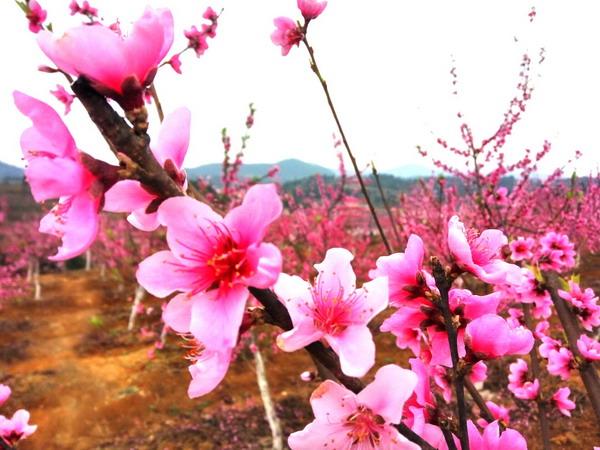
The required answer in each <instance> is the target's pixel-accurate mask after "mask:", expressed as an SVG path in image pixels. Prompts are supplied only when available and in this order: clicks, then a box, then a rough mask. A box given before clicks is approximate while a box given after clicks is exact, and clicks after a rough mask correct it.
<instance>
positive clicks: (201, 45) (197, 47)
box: [183, 26, 208, 57]
mask: <svg viewBox="0 0 600 450" xmlns="http://www.w3.org/2000/svg"><path fill="white" fill-rule="evenodd" d="M183 34H184V35H185V37H186V38H187V39H188V47H189V48H191V49H193V50H194V51H195V52H196V56H198V57H200V56H202V55H203V54H204V52H205V51H206V50H207V49H208V42H207V37H208V35H207V34H206V33H205V32H203V31H200V30H198V28H196V26H192V28H190V29H189V30H186V31H184V32H183Z"/></svg>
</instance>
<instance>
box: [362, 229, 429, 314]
mask: <svg viewBox="0 0 600 450" xmlns="http://www.w3.org/2000/svg"><path fill="white" fill-rule="evenodd" d="M424 253H425V250H424V247H423V241H422V240H421V238H420V237H419V236H417V235H416V234H411V235H410V237H409V238H408V243H407V244H406V250H405V251H404V253H394V254H392V255H389V256H381V257H379V258H378V259H377V268H376V269H373V270H371V271H369V277H370V278H371V279H374V278H377V277H382V276H385V277H387V278H388V286H389V291H390V303H391V304H392V306H396V307H400V306H403V305H415V304H417V305H418V303H428V304H431V302H430V301H429V300H428V299H427V298H426V297H425V294H426V293H427V292H429V290H430V289H435V281H434V280H433V277H432V276H431V275H430V274H429V273H427V272H426V271H425V270H423V255H424ZM435 290H436V291H437V289H435Z"/></svg>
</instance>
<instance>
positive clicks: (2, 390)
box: [0, 384, 11, 406]
mask: <svg viewBox="0 0 600 450" xmlns="http://www.w3.org/2000/svg"><path fill="white" fill-rule="evenodd" d="M10 394H11V390H10V388H9V387H8V386H7V385H5V384H0V406H2V405H3V404H4V403H5V402H6V400H8V398H9V397H10Z"/></svg>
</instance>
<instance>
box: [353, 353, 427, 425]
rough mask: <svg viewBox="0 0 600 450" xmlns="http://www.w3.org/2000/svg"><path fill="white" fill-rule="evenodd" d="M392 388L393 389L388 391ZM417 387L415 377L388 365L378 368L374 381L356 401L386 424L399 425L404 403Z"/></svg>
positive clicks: (409, 371) (404, 370) (410, 372)
mask: <svg viewBox="0 0 600 450" xmlns="http://www.w3.org/2000/svg"><path fill="white" fill-rule="evenodd" d="M390 386H394V389H390ZM416 386H417V375H416V374H415V373H414V372H413V371H411V370H406V369H402V368H400V367H398V366H397V365H395V364H388V365H386V366H383V367H382V368H380V369H379V370H378V371H377V373H376V374H375V379H374V380H373V381H372V382H371V384H369V385H368V386H367V387H365V388H364V389H363V390H362V391H361V392H360V393H359V394H358V401H359V403H361V404H364V405H366V406H368V407H369V408H371V410H372V411H373V412H375V413H376V414H379V415H381V416H382V417H383V418H384V419H385V420H386V422H390V423H395V424H397V423H400V420H401V419H402V409H403V408H404V403H405V402H406V400H408V398H409V397H410V396H411V395H412V393H413V391H414V389H415V387H416Z"/></svg>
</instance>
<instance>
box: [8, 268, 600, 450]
mask: <svg viewBox="0 0 600 450" xmlns="http://www.w3.org/2000/svg"><path fill="white" fill-rule="evenodd" d="M584 269H585V270H584V284H586V283H587V284H588V285H590V284H595V286H594V287H595V288H596V289H598V288H599V287H600V286H599V284H600V283H599V282H598V280H600V258H595V259H590V260H589V261H587V262H586V266H585V267H584ZM588 280H589V281H588ZM42 284H43V287H44V288H43V296H44V299H43V300H42V301H37V302H34V301H33V300H23V301H19V302H13V303H11V304H9V305H7V307H6V308H5V309H4V310H2V311H0V382H1V383H6V384H9V385H10V386H11V387H12V389H13V396H12V398H11V399H10V400H9V401H8V402H7V403H6V405H5V406H4V407H3V408H2V409H3V411H4V412H5V413H6V412H7V411H13V410H15V409H17V408H21V407H23V408H27V409H29V410H30V412H31V415H32V423H35V424H37V425H38V426H39V428H38V431H37V432H36V433H35V434H34V435H33V436H31V438H30V439H28V440H27V441H23V442H22V444H21V445H20V446H19V448H20V449H24V450H27V449H44V450H52V449H74V450H78V449H123V450H125V449H161V450H167V449H170V450H174V449H267V448H270V431H269V429H268V427H267V424H266V421H265V419H264V413H263V409H262V405H261V403H260V398H259V396H258V388H257V386H256V378H255V373H254V365H253V360H252V359H251V358H250V357H248V356H246V357H244V355H242V356H241V357H240V358H238V360H237V361H236V362H235V363H234V364H233V365H232V367H231V369H230V371H229V373H228V375H227V377H226V379H225V381H224V383H222V385H221V386H219V388H217V389H216V391H214V392H213V393H211V394H210V395H208V396H206V397H202V398H200V399H196V400H190V399H189V398H188V397H187V395H186V390H187V385H188V381H189V376H188V373H187V361H186V360H185V359H183V356H184V354H185V349H183V348H181V345H180V344H181V340H180V338H179V337H177V336H174V335H170V336H169V337H168V339H167V344H166V346H165V348H164V349H163V350H158V351H156V352H155V356H154V357H153V358H149V356H148V352H149V350H150V349H151V348H152V347H153V342H154V340H153V339H151V338H146V339H144V338H141V337H140V335H139V333H129V332H127V329H126V328H127V319H128V314H129V308H130V303H129V302H128V297H129V296H130V295H131V291H132V288H128V289H126V290H125V291H124V292H122V293H120V294H119V293H117V289H116V287H115V286H114V284H113V283H112V282H110V281H108V280H104V281H103V280H100V277H99V274H98V273H97V272H94V271H91V272H83V271H79V272H67V273H61V274H50V275H44V276H43V277H42ZM145 303H146V304H147V305H154V306H155V311H156V313H155V314H154V315H152V314H151V315H150V316H144V317H143V318H142V321H147V322H148V324H151V323H156V321H157V318H158V311H159V308H160V304H159V303H158V302H157V301H156V300H149V301H146V302H145ZM377 340H378V341H379V343H380V344H381V345H382V348H383V350H382V351H380V353H379V355H378V360H379V362H380V363H389V362H397V363H399V364H401V365H404V366H406V364H407V363H406V361H407V359H408V357H409V355H408V354H406V353H400V352H399V351H397V350H396V349H395V347H394V345H393V339H392V338H391V336H387V335H380V336H378V337H377ZM266 357H267V358H268V359H269V360H270V361H269V364H268V367H269V373H268V377H269V382H270V384H271V388H272V392H273V395H274V396H275V398H276V401H277V409H278V412H279V414H280V416H281V417H282V419H283V423H284V428H285V433H286V435H287V434H289V433H290V432H292V431H294V430H298V429H301V428H302V427H303V426H304V425H305V424H306V423H308V422H309V421H311V420H312V415H311V412H310V408H309V406H308V402H307V399H308V397H309V395H310V392H311V391H312V390H313V389H314V388H315V387H316V385H317V384H318V382H317V381H315V382H310V383H306V382H303V381H301V380H300V378H299V374H300V373H301V372H302V371H304V370H310V369H312V365H311V362H310V359H309V358H308V357H307V355H306V354H304V353H303V352H296V353H292V354H286V353H271V352H267V355H266ZM505 385H506V374H505V373H503V372H502V371H501V370H499V369H495V366H494V365H491V366H490V380H489V382H488V383H487V384H486V385H485V386H484V391H483V394H484V395H486V396H488V397H489V398H491V399H494V400H495V401H497V402H500V403H505V404H506V403H510V402H511V400H510V396H509V395H508V394H507V393H506V387H505ZM572 390H573V391H574V394H575V397H576V399H581V398H582V392H583V390H582V388H581V386H579V385H578V384H577V383H575V384H574V385H573V386H572ZM530 416H531V408H530V405H528V404H526V403H524V402H523V403H522V404H519V405H517V408H516V411H515V414H514V418H515V421H514V426H515V427H516V428H518V429H520V430H521V431H522V432H523V433H524V434H525V435H526V436H527V437H528V440H529V442H530V447H529V448H530V449H533V450H537V449H538V448H540V447H539V443H538V442H537V440H536V437H537V433H536V431H537V423H536V421H535V418H532V417H530ZM552 433H553V436H554V438H553V441H554V444H555V447H556V448H560V449H575V448H577V449H590V450H591V448H592V445H600V435H599V434H598V432H597V427H596V424H595V419H594V417H593V413H592V411H591V408H590V406H589V405H588V404H586V402H585V401H578V407H577V409H576V410H575V411H574V412H573V419H572V420H567V419H563V418H562V417H560V416H558V415H556V416H553V418H552Z"/></svg>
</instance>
